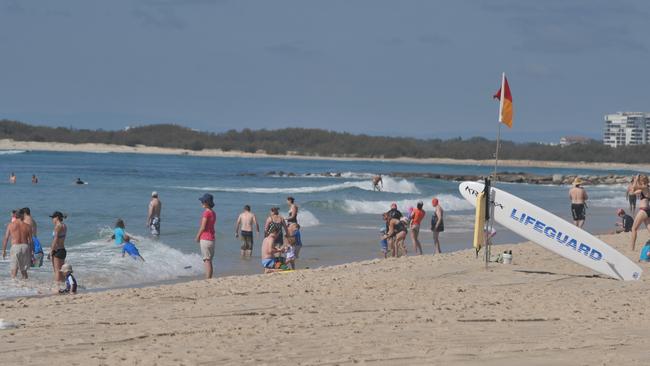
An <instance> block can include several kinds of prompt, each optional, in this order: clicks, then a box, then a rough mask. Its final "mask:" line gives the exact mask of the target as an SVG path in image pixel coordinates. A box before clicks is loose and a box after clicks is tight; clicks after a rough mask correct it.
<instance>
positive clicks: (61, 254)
mask: <svg viewBox="0 0 650 366" xmlns="http://www.w3.org/2000/svg"><path fill="white" fill-rule="evenodd" d="M50 217H51V218H52V223H53V224H54V231H52V245H51V246H50V258H51V259H52V269H53V270H54V281H56V282H63V280H64V276H63V273H61V266H63V263H65V257H66V256H67V254H68V253H67V252H66V250H65V237H66V236H67V235H68V227H67V226H66V224H64V223H63V219H64V218H65V217H66V216H65V215H64V214H62V213H61V212H59V211H54V213H53V214H52V215H50Z"/></svg>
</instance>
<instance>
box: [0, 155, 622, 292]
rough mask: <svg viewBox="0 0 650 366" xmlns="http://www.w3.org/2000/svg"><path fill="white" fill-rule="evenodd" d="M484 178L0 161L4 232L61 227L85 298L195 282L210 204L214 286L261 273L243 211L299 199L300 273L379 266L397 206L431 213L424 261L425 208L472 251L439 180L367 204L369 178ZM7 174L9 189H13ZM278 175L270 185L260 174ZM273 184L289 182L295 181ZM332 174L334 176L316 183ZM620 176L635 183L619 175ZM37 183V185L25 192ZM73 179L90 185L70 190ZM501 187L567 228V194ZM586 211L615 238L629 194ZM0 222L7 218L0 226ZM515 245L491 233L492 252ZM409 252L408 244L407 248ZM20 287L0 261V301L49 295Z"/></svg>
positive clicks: (47, 277) (337, 164)
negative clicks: (154, 226)
mask: <svg viewBox="0 0 650 366" xmlns="http://www.w3.org/2000/svg"><path fill="white" fill-rule="evenodd" d="M491 170H492V168H491V167H489V166H471V165H443V164H413V163H397V162H386V161H336V160H306V159H280V158H214V157H195V156H177V155H146V154H113V153H104V154H95V153H63V152H24V151H20V150H15V151H9V152H7V151H5V152H0V175H1V174H4V175H5V177H6V179H1V180H2V181H1V182H0V221H4V222H9V219H10V215H11V210H12V209H17V208H20V207H25V206H27V207H30V208H31V210H32V215H33V217H34V219H35V220H36V221H37V223H38V234H39V238H40V240H41V243H42V244H43V247H44V249H45V251H46V252H47V249H48V248H49V246H50V243H51V240H52V236H51V233H52V229H53V225H52V222H51V219H50V218H49V217H48V215H50V214H51V213H52V212H53V211H55V210H56V211H62V212H64V213H66V214H67V215H68V218H67V219H66V220H65V222H66V224H67V225H68V236H67V238H66V243H65V245H66V249H67V250H68V257H67V259H66V261H67V262H69V263H71V264H72V266H73V267H74V271H75V276H76V278H77V280H78V282H79V284H80V286H81V287H82V288H84V289H86V290H92V289H105V288H113V287H129V286H141V285H146V284H153V283H160V282H165V281H176V280H184V279H193V278H199V277H200V276H201V275H202V273H203V263H202V260H201V257H200V251H199V247H198V245H197V243H196V242H194V237H195V235H196V232H197V229H198V226H199V220H200V217H201V213H202V208H201V205H200V202H199V200H198V198H199V197H200V196H201V195H203V194H204V193H206V192H209V193H212V194H213V195H214V196H215V203H216V206H215V212H216V214H217V227H216V231H217V245H216V250H215V262H214V266H215V274H216V275H217V276H221V275H230V274H251V273H260V272H261V267H260V264H259V261H260V250H259V249H260V243H261V238H260V237H259V236H257V235H256V237H255V247H254V251H253V258H251V259H241V258H240V256H239V247H240V242H239V241H238V239H236V238H235V235H234V234H235V231H234V223H235V220H236V219H237V216H238V215H239V213H240V212H241V211H242V208H243V206H244V205H245V204H249V205H251V206H252V208H253V212H254V213H255V214H256V215H257V218H258V221H259V222H260V227H262V225H263V223H264V221H265V219H266V217H267V215H268V213H269V210H270V208H271V207H273V206H278V207H280V208H281V212H283V213H285V214H286V212H287V210H288V207H287V205H286V197H287V196H289V195H291V196H293V197H295V198H296V203H297V204H298V205H299V206H300V212H299V222H300V224H301V226H302V227H303V229H302V238H303V242H304V247H303V249H302V251H301V258H300V259H299V261H298V268H306V267H311V268H313V267H318V266H323V265H330V264H339V263H344V262H349V261H355V260H362V259H369V258H376V257H377V256H378V255H379V249H380V248H379V229H380V227H382V226H383V222H382V220H381V216H380V214H381V213H382V212H384V211H386V210H388V209H389V207H390V204H391V203H393V202H395V203H397V204H398V206H399V208H400V209H401V210H403V211H406V209H407V208H408V207H409V206H415V205H416V202H417V201H418V200H422V201H423V202H424V204H425V205H424V209H425V211H427V213H428V214H427V217H426V218H425V224H424V225H423V228H424V229H423V230H422V233H421V235H420V238H421V241H422V243H423V246H424V251H425V254H426V253H428V254H430V253H432V250H433V249H432V237H431V233H430V231H428V226H429V225H428V221H429V218H430V213H431V211H432V209H433V208H432V207H431V203H430V202H431V198H433V197H437V198H438V199H439V200H440V203H441V205H442V207H443V208H444V209H445V232H444V233H443V234H441V242H442V249H443V251H452V250H460V249H465V248H469V247H470V246H471V238H472V234H471V232H472V230H473V220H474V219H473V215H474V213H473V209H472V206H471V205H470V204H469V203H468V202H466V201H465V200H464V199H463V198H462V197H461V196H460V194H459V193H458V184H457V183H456V182H448V181H443V180H436V179H425V178H409V179H402V178H395V177H390V176H384V189H383V191H382V192H374V191H373V189H372V184H371V181H370V180H371V177H372V176H373V175H374V174H377V173H381V174H389V173H390V172H415V173H439V174H485V175H487V174H489V173H490V172H491ZM500 170H502V171H503V170H509V171H524V172H528V173H536V174H554V173H559V174H586V175H596V174H604V172H602V171H594V170H584V169H563V168H521V167H514V168H508V167H505V166H504V167H501V168H500ZM11 172H15V173H16V176H17V179H18V180H17V184H14V185H12V184H9V183H8V180H9V179H8V178H9V174H10V173H11ZM270 172H276V174H268V173H270ZM279 172H285V173H289V172H290V173H294V174H295V175H293V176H286V175H281V174H279ZM324 172H339V173H341V174H340V176H328V177H323V176H319V175H315V174H318V173H324ZM614 173H617V174H630V175H631V174H633V172H630V171H616V172H614ZM32 174H36V175H37V176H38V178H39V183H38V184H35V185H32V184H31V176H32ZM76 178H81V179H82V180H83V181H85V182H87V183H88V184H84V185H77V184H74V182H75V180H76ZM499 187H500V188H501V189H504V190H506V191H508V192H511V193H512V194H515V195H517V196H519V197H522V198H524V199H526V200H528V201H530V202H532V203H534V204H537V205H539V206H541V207H544V208H545V209H547V210H549V211H551V212H553V213H555V214H557V215H559V216H561V217H563V218H566V219H567V220H570V219H571V217H570V211H569V202H568V188H569V187H568V186H551V185H548V186H545V185H528V184H504V183H499ZM587 189H588V192H589V195H590V200H589V205H590V208H589V210H588V214H589V216H588V219H587V222H586V227H585V228H586V229H587V230H589V231H591V232H597V233H598V232H605V231H608V230H610V229H613V228H614V222H615V221H616V219H617V218H616V215H615V208H618V207H623V208H627V202H626V200H625V187H624V186H623V185H613V186H588V187H587ZM152 191H157V192H159V195H160V199H161V201H162V203H163V209H162V220H161V221H162V223H161V235H160V238H152V237H150V236H149V235H148V231H149V230H148V228H147V227H146V222H145V221H146V216H147V207H148V203H149V198H150V194H151V192H152ZM3 217H4V218H3ZM117 218H122V219H123V220H124V221H125V222H126V230H127V232H129V233H131V234H132V235H133V236H135V237H136V238H137V239H138V242H137V243H136V245H137V246H138V248H139V250H140V253H141V254H142V256H143V257H144V258H145V260H146V262H144V263H142V262H140V261H135V260H133V259H132V258H129V257H128V256H127V257H125V258H123V257H122V256H121V251H120V248H119V247H118V246H116V245H115V244H114V243H113V242H112V241H111V240H110V235H111V233H112V228H113V225H114V223H115V221H116V219H117ZM521 240H522V239H521V238H519V237H517V236H516V235H515V234H513V233H510V232H508V231H507V230H505V229H498V233H497V235H496V237H495V241H496V242H497V243H505V242H518V241H521ZM407 244H408V245H409V248H411V241H410V239H407ZM29 275H30V279H29V280H28V281H12V280H11V279H10V278H9V261H8V259H7V260H2V261H0V297H9V296H22V295H37V294H45V293H50V292H51V291H52V290H53V285H52V282H51V278H52V268H51V263H50V262H49V261H47V260H45V262H44V266H43V267H42V268H36V269H34V268H33V269H31V270H30V271H29Z"/></svg>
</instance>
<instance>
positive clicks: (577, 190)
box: [569, 178, 589, 228]
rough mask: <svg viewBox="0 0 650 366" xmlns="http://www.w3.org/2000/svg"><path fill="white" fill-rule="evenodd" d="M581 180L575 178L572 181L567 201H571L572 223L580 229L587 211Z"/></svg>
mask: <svg viewBox="0 0 650 366" xmlns="http://www.w3.org/2000/svg"><path fill="white" fill-rule="evenodd" d="M582 183H583V182H582V179H580V178H576V179H575V180H574V181H573V187H572V188H571V189H570V190H569V199H570V200H571V215H572V216H573V223H574V224H575V225H576V226H577V227H579V228H582V227H583V226H584V225H585V217H586V211H587V202H586V201H587V199H589V196H587V191H585V189H584V188H582Z"/></svg>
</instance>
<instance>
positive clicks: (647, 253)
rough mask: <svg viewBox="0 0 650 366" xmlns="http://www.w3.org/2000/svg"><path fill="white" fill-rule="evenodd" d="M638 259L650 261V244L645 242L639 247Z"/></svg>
mask: <svg viewBox="0 0 650 366" xmlns="http://www.w3.org/2000/svg"><path fill="white" fill-rule="evenodd" d="M639 260H640V261H641V262H650V244H648V243H646V245H644V246H643V248H641V255H640V256H639Z"/></svg>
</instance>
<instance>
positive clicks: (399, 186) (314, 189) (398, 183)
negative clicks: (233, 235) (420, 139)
mask: <svg viewBox="0 0 650 366" xmlns="http://www.w3.org/2000/svg"><path fill="white" fill-rule="evenodd" d="M172 188H176V189H188V190H194V191H214V192H232V193H237V192H245V193H263V194H275V193H294V194H295V193H318V192H332V191H340V190H344V189H351V188H357V189H362V190H365V191H372V190H373V189H372V182H370V181H352V182H343V183H339V184H329V185H324V186H308V187H187V186H175V187H172ZM382 191H383V192H390V193H411V194H417V193H420V191H419V190H418V189H417V187H416V186H415V184H414V183H412V182H409V181H408V180H406V179H393V178H388V177H385V178H384V188H383V189H382Z"/></svg>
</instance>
